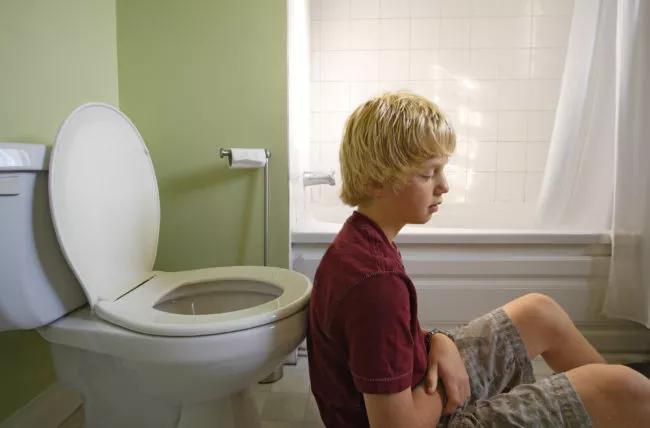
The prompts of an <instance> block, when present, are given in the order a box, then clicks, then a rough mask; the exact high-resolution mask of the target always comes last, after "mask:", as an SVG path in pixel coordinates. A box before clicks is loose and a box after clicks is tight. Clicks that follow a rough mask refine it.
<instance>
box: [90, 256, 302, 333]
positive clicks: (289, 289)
mask: <svg viewBox="0 0 650 428" xmlns="http://www.w3.org/2000/svg"><path fill="white" fill-rule="evenodd" d="M230 279H237V280H250V281H260V282H262V283H265V284H268V285H269V288H271V287H272V288H276V289H279V291H280V293H281V294H280V295H279V296H278V297H277V298H275V299H272V300H270V301H268V302H266V303H264V304H261V305H257V306H252V307H247V308H245V309H241V310H236V311H231V312H223V313H217V314H206V315H182V314H176V313H169V312H163V311H160V310H158V309H156V308H155V307H154V306H155V304H156V303H157V302H159V301H160V300H161V298H163V297H164V296H166V295H168V293H170V292H173V291H174V290H177V289H179V288H180V287H182V286H184V285H186V284H195V283H196V284H197V285H200V283H204V282H210V281H219V280H230ZM309 288H310V287H309V281H308V279H307V278H306V277H304V276H302V275H300V274H295V272H290V271H288V270H286V269H280V268H272V267H259V266H230V267H216V268H207V269H198V270H190V271H182V272H159V273H157V274H156V275H155V276H154V277H153V278H151V279H150V280H149V281H147V282H146V283H144V284H143V285H141V286H140V287H138V288H136V289H135V290H133V291H132V292H130V293H128V294H127V295H125V296H123V297H121V298H119V299H117V300H115V301H108V300H103V301H100V302H98V303H97V304H96V305H95V311H96V313H97V315H98V316H100V317H101V318H102V319H105V320H106V321H110V322H112V323H114V324H117V325H120V326H122V327H125V328H128V329H129V330H133V331H137V332H140V333H145V334H153V335H161V336H200V335H206V334H218V333H226V332H232V331H237V330H244V329H247V328H252V327H257V326H260V325H264V324H268V323H271V322H275V321H278V320H281V319H283V318H286V317H288V316H290V315H292V314H294V313H295V312H297V311H298V310H300V309H302V308H303V307H305V306H306V305H307V303H308V300H309Z"/></svg>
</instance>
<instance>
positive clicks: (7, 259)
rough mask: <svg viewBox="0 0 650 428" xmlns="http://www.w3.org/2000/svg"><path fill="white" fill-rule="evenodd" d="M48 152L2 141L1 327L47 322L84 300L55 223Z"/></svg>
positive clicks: (38, 146) (26, 326) (29, 326)
mask: <svg viewBox="0 0 650 428" xmlns="http://www.w3.org/2000/svg"><path fill="white" fill-rule="evenodd" d="M48 151H49V149H48V148H47V147H46V146H45V145H41V144H23V143H0V331H5V330H24V329H32V328H36V327H39V326H42V325H45V324H49V323H50V322H52V321H54V320H56V319H57V318H60V317H61V316H63V315H65V314H67V313H68V312H70V311H72V310H74V309H76V308H78V307H80V306H82V305H84V304H85V303H86V296H85V295H84V293H83V290H82V288H81V286H80V285H79V283H78V281H77V279H76V278H75V276H74V274H73V273H72V271H71V270H70V268H69V267H68V264H67V262H66V260H65V258H64V257H63V254H62V253H61V250H60V249H59V244H58V242H57V239H56V235H55V233H54V228H53V226H52V220H51V217H50V209H49V200H48V186H47V165H48Z"/></svg>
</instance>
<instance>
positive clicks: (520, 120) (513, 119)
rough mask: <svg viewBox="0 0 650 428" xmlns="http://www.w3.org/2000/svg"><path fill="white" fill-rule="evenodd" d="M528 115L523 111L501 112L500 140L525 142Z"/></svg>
mask: <svg viewBox="0 0 650 428" xmlns="http://www.w3.org/2000/svg"><path fill="white" fill-rule="evenodd" d="M527 119H528V115H527V114H526V112H523V111H502V112H499V140H500V141H525V140H526V137H527V128H528V127H527Z"/></svg>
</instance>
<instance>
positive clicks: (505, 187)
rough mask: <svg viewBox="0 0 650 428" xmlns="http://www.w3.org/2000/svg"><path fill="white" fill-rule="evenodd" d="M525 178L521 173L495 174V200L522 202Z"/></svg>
mask: <svg viewBox="0 0 650 428" xmlns="http://www.w3.org/2000/svg"><path fill="white" fill-rule="evenodd" d="M525 176H526V174H525V173H523V172H521V173H520V172H497V181H496V200H497V201H498V202H523V200H524V181H525Z"/></svg>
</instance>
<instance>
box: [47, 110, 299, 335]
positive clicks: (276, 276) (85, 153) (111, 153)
mask: <svg viewBox="0 0 650 428" xmlns="http://www.w3.org/2000/svg"><path fill="white" fill-rule="evenodd" d="M49 171H50V172H49V196H50V209H51V212H52V220H53V225H54V229H55V232H56V236H57V240H58V241H59V245H60V247H61V250H62V252H63V254H64V256H65V258H66V260H67V262H68V264H69V265H70V267H71V269H72V270H73V272H74V273H75V276H76V277H77V279H78V280H79V283H80V284H81V286H82V287H83V289H84V292H85V294H86V297H87V299H88V303H89V305H90V308H91V310H92V311H94V312H95V313H96V314H97V315H98V316H99V317H100V318H102V319H104V320H106V321H108V322H111V323H114V324H116V325H118V326H120V327H124V328H126V329H129V330H131V331H134V332H139V333H144V334H150V335H159V336H201V335H210V334H218V333H224V332H230V331H237V330H243V329H247V328H252V327H256V326H260V325H264V324H268V323H271V322H275V321H277V320H280V319H282V318H286V317H288V316H290V315H292V314H294V313H296V312H298V311H299V310H301V309H303V308H304V307H305V306H306V305H307V303H308V299H309V293H310V290H311V284H310V282H309V280H308V279H307V278H306V277H305V276H304V275H302V274H299V273H297V272H292V271H289V270H286V269H280V268H271V267H257V266H233V267H223V268H209V269H199V270H191V271H183V272H154V271H153V264H154V261H155V258H156V250H157V246H158V231H159V226H160V202H159V198H158V187H157V183H156V176H155V173H154V169H153V164H152V162H151V158H150V156H149V151H148V150H147V147H146V146H145V144H144V141H143V140H142V137H141V136H140V133H139V132H138V130H137V128H136V127H135V126H134V125H133V123H132V122H131V121H130V120H129V119H128V118H127V117H126V116H125V115H124V114H123V113H122V112H120V111H119V110H117V109H116V108H114V107H112V106H110V105H108V104H102V103H89V104H84V105H81V106H79V107H77V108H76V109H75V110H74V111H73V112H72V113H71V114H70V115H69V116H68V118H67V119H66V120H65V121H64V122H63V124H62V125H61V128H60V129H59V131H58V133H57V136H56V141H55V144H54V146H53V148H52V152H51V156H50V167H49ZM227 279H237V280H249V281H256V282H258V283H262V284H267V285H268V287H269V289H270V290H275V295H277V298H275V299H272V300H270V301H267V302H266V303H264V304H259V305H256V306H252V307H246V308H245V309H241V310H234V311H231V312H225V313H216V314H206V315H183V314H178V313H169V312H165V311H162V310H159V309H156V308H155V305H156V304H157V303H158V302H160V300H161V299H162V298H163V297H164V296H166V295H167V294H168V293H170V292H173V291H174V290H179V289H180V288H181V287H183V286H184V285H187V284H191V283H205V282H210V281H219V280H227ZM200 288H201V287H200V286H199V287H197V290H198V291H197V293H200V290H199V289H200ZM271 294H273V292H271Z"/></svg>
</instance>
